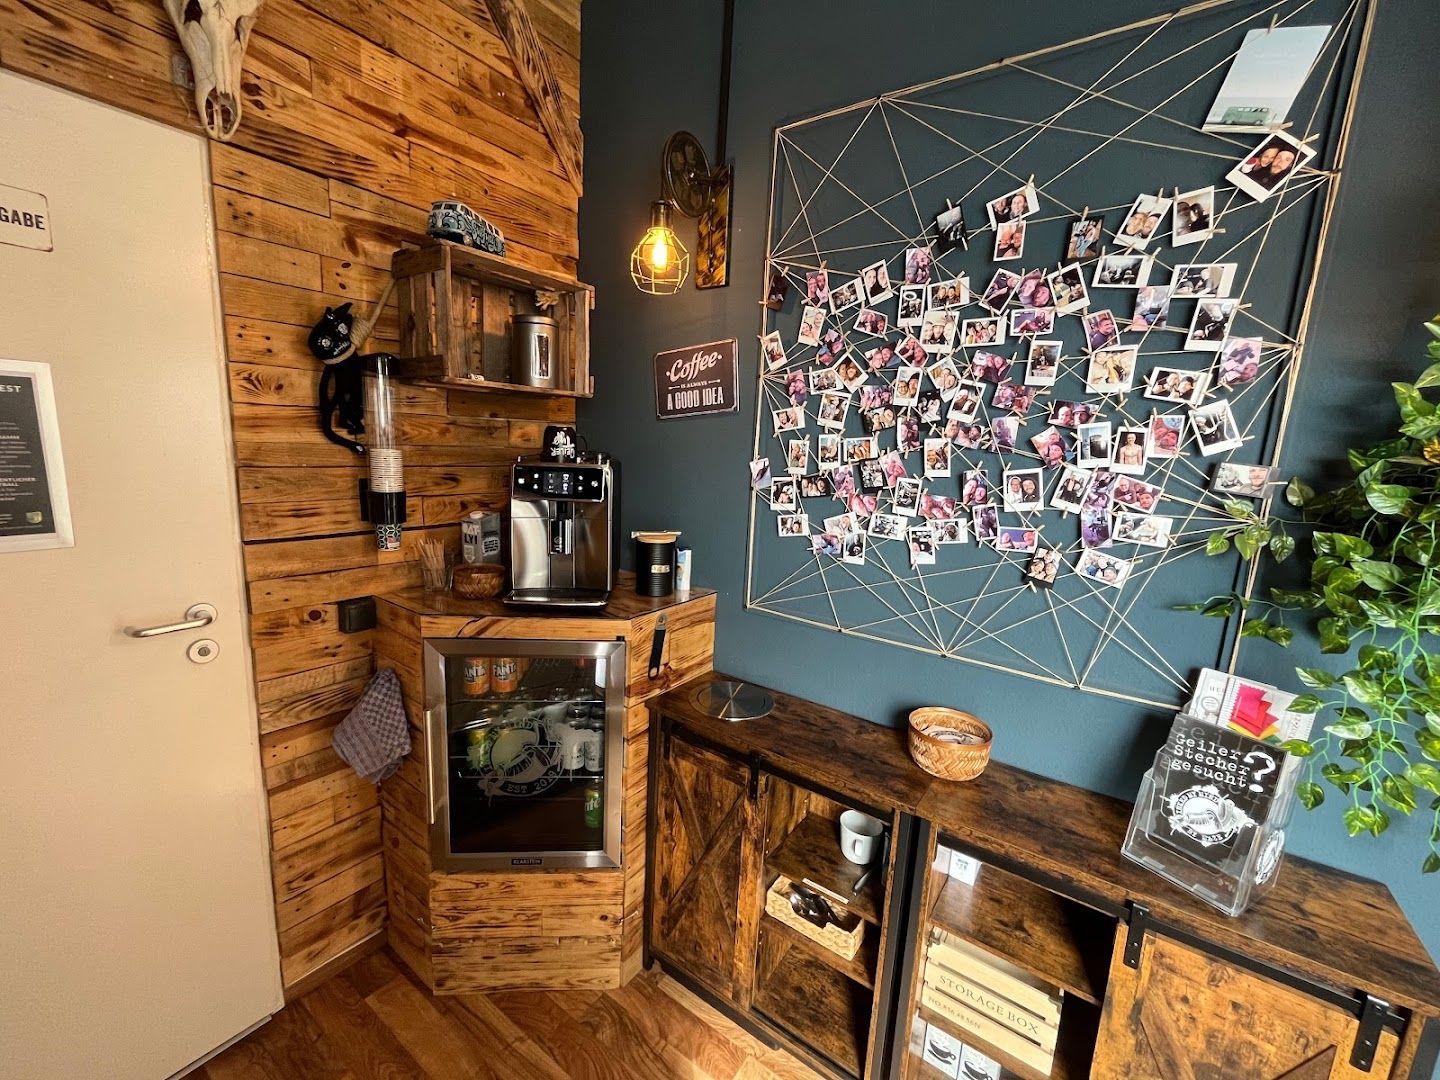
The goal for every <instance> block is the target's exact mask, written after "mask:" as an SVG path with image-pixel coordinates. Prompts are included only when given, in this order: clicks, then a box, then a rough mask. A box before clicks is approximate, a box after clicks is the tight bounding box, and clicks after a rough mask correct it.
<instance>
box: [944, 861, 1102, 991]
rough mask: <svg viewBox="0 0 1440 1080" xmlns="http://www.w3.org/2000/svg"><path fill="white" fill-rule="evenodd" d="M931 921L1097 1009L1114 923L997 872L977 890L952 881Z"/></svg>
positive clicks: (987, 869)
mask: <svg viewBox="0 0 1440 1080" xmlns="http://www.w3.org/2000/svg"><path fill="white" fill-rule="evenodd" d="M930 921H931V922H932V923H933V924H935V925H936V926H939V927H941V928H943V929H945V930H948V931H950V932H951V933H954V934H957V935H959V936H960V937H963V938H965V939H966V940H967V941H970V942H973V943H974V944H975V945H978V946H979V947H980V948H982V949H984V950H985V951H986V952H989V953H993V954H994V955H996V956H998V957H1000V958H1001V959H1003V960H1008V961H1010V962H1011V963H1012V964H1014V965H1016V966H1017V967H1021V968H1024V969H1025V970H1026V971H1028V972H1030V973H1031V974H1032V975H1035V976H1037V977H1038V978H1041V979H1044V980H1045V981H1046V982H1048V983H1053V984H1054V985H1055V986H1057V987H1059V988H1060V989H1061V990H1064V991H1065V992H1066V993H1067V994H1073V995H1074V996H1076V997H1078V998H1080V999H1081V1000H1083V1001H1088V1002H1090V1003H1091V1004H1095V1005H1098V1004H1099V1003H1100V1000H1101V998H1102V996H1103V995H1104V993H1105V970H1106V967H1107V965H1108V964H1109V958H1110V946H1111V943H1112V942H1113V940H1114V936H1115V920H1114V919H1112V918H1109V917H1107V916H1105V915H1102V914H1100V913H1099V912H1095V911H1091V910H1090V909H1089V908H1087V907H1084V906H1083V905H1080V904H1076V903H1074V902H1073V901H1070V900H1066V899H1065V898H1064V897H1060V896H1057V895H1055V894H1054V893H1052V892H1050V891H1049V890H1048V889H1042V888H1041V887H1040V886H1038V885H1034V884H1031V883H1030V882H1028V881H1026V880H1025V879H1023V878H1020V877H1016V876H1015V875H1014V874H1010V873H1006V872H1005V871H1004V870H1000V869H998V868H996V867H994V866H988V865H987V866H983V867H981V869H980V875H979V877H977V878H976V879H975V884H974V885H967V884H965V883H964V882H963V881H959V880H956V879H954V878H950V879H948V880H947V881H946V882H945V885H944V888H942V889H941V890H940V894H939V896H937V897H936V899H935V905H934V907H933V908H932V909H931V911H930Z"/></svg>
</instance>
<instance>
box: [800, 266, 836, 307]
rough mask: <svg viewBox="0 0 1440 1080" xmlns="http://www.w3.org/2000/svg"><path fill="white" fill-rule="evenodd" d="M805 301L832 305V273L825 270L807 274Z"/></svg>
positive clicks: (808, 271) (812, 271)
mask: <svg viewBox="0 0 1440 1080" xmlns="http://www.w3.org/2000/svg"><path fill="white" fill-rule="evenodd" d="M805 299H806V300H808V301H809V302H810V303H812V304H827V305H828V304H829V303H830V271H829V270H826V269H824V268H821V269H819V270H807V271H806V273H805Z"/></svg>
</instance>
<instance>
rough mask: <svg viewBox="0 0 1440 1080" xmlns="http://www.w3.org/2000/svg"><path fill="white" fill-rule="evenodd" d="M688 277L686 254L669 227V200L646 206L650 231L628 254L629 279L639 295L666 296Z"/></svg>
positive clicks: (688, 253) (688, 258)
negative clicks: (643, 293)
mask: <svg viewBox="0 0 1440 1080" xmlns="http://www.w3.org/2000/svg"><path fill="white" fill-rule="evenodd" d="M689 275H690V252H688V251H686V250H685V245H684V244H682V243H681V242H680V238H679V237H678V236H676V235H675V230H674V229H672V228H671V227H670V203H669V201H668V200H665V199H659V200H657V201H656V202H654V203H651V205H650V228H648V229H646V230H645V235H644V236H643V237H641V238H640V242H639V243H638V244H636V245H635V250H634V251H632V252H631V253H630V280H631V281H633V282H634V283H635V287H636V288H637V289H639V290H640V291H641V292H645V293H650V294H652V295H654V296H670V295H672V294H674V293H677V292H679V291H680V287H681V286H682V285H684V284H685V279H686V278H687V277H688V276H689Z"/></svg>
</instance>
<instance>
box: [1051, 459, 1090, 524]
mask: <svg viewBox="0 0 1440 1080" xmlns="http://www.w3.org/2000/svg"><path fill="white" fill-rule="evenodd" d="M1090 475H1091V474H1090V472H1089V471H1088V470H1086V469H1082V468H1080V467H1079V466H1077V465H1066V466H1065V467H1064V470H1063V471H1062V472H1061V473H1060V479H1059V480H1058V481H1056V483H1055V491H1054V492H1053V493H1052V494H1051V496H1050V506H1051V507H1052V508H1053V509H1055V510H1064V511H1066V512H1067V513H1071V514H1078V513H1079V512H1080V507H1081V503H1082V501H1083V500H1084V498H1085V489H1086V488H1087V487H1089V486H1090Z"/></svg>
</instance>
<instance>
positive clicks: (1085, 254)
mask: <svg viewBox="0 0 1440 1080" xmlns="http://www.w3.org/2000/svg"><path fill="white" fill-rule="evenodd" d="M1104 236H1105V219H1104V218H1098V217H1082V218H1076V219H1075V220H1074V221H1072V222H1071V223H1070V238H1069V240H1068V242H1067V243H1066V244H1065V261H1066V262H1070V263H1075V262H1089V261H1090V260H1091V259H1094V258H1096V257H1097V256H1099V254H1100V242H1101V240H1102V239H1103V238H1104Z"/></svg>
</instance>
